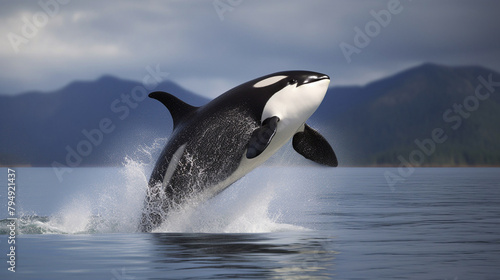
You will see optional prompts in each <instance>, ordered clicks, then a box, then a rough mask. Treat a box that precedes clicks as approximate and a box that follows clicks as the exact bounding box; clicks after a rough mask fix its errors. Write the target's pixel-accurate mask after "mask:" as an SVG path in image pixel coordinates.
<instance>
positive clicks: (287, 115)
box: [139, 71, 338, 232]
mask: <svg viewBox="0 0 500 280" xmlns="http://www.w3.org/2000/svg"><path fill="white" fill-rule="evenodd" d="M329 83H330V77H329V76H328V75H325V74H321V73H316V72H311V71H284V72H278V73H274V74H270V75H266V76H263V77H260V78H257V79H254V80H251V81H249V82H246V83H244V84H241V85H239V86H237V87H235V88H233V89H230V90H229V91H227V92H225V93H223V94H222V95H220V96H219V97H217V98H215V99H214V100H212V101H210V102H209V103H207V104H206V105H204V106H201V107H195V106H192V105H189V104H187V103H185V102H183V101H181V100H180V99H178V98H177V97H175V96H173V95H171V94H169V93H166V92H161V91H155V92H152V93H150V94H149V97H151V98H153V99H156V100H158V101H160V102H161V103H162V104H163V105H165V107H167V109H168V110H169V111H170V114H171V116H172V119H173V125H174V128H173V132H172V134H171V136H170V138H169V140H168V142H167V144H166V146H165V148H164V149H163V151H162V153H161V155H160V156H159V158H158V160H157V162H156V165H155V167H154V169H153V171H152V174H151V177H150V180H149V186H148V189H147V194H146V198H145V201H144V207H143V212H142V217H141V221H140V225H139V228H140V230H141V231H143V232H150V231H152V230H154V229H155V228H157V227H158V226H159V225H160V224H161V223H162V222H163V221H164V219H165V218H166V217H167V215H168V212H169V211H171V210H172V209H175V208H176V207H179V206H180V205H182V203H183V202H185V201H186V200H187V199H188V198H189V197H193V196H195V195H196V196H198V197H202V198H205V199H208V198H210V197H212V196H214V195H216V194H217V193H219V192H221V191H223V190H224V189H226V188H227V187H228V186H230V185H231V184H232V183H234V182H235V181H237V180H238V179H240V178H241V177H243V176H244V175H245V174H247V173H248V172H250V171H251V170H253V169H254V168H256V167H257V166H259V165H260V164H262V163H263V162H264V161H266V160H267V159H268V158H269V157H270V156H271V155H273V154H274V153H275V152H276V151H277V150H278V149H279V148H280V147H282V146H283V145H284V144H285V143H287V142H288V141H289V140H290V139H292V138H293V139H292V146H293V148H294V149H295V150H296V151H297V152H298V153H299V154H301V155H302V156H304V157H305V158H307V159H310V160H312V161H314V162H316V163H319V164H322V165H326V166H331V167H336V166H337V165H338V162H337V157H336V155H335V153H334V151H333V149H332V147H331V146H330V144H328V142H327V140H326V139H325V138H324V137H323V136H322V135H321V134H319V133H318V132H317V131H316V130H314V129H313V128H311V127H310V126H308V125H307V124H306V123H305V122H306V120H307V119H308V118H309V117H310V116H311V115H312V114H313V113H314V112H315V111H316V109H317V108H318V106H319V105H320V104H321V102H322V100H323V98H324V96H325V94H326V91H327V89H328V85H329Z"/></svg>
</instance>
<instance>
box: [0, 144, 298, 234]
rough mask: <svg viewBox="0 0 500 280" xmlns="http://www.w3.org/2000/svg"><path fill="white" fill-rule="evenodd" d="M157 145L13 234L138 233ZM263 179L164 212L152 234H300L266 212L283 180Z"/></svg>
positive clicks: (28, 218) (26, 220)
mask: <svg viewBox="0 0 500 280" xmlns="http://www.w3.org/2000/svg"><path fill="white" fill-rule="evenodd" d="M163 143H165V140H164V139H159V140H158V141H156V142H155V143H154V145H152V146H151V147H145V148H140V149H138V151H137V153H136V154H134V156H133V157H127V158H126V159H125V161H124V166H123V167H122V168H119V169H112V170H113V172H111V173H110V174H107V175H106V176H105V177H107V178H103V180H102V182H99V183H97V184H96V185H94V186H90V188H87V190H86V191H82V192H80V193H77V194H76V195H74V196H73V197H70V198H68V201H67V203H66V204H65V205H64V206H63V207H62V208H61V209H60V210H59V211H57V212H56V213H54V214H53V215H50V216H49V217H39V216H36V215H35V214H34V213H30V214H29V215H28V214H27V215H24V216H23V217H21V218H20V219H19V221H18V222H19V227H18V229H19V232H20V233H25V234H50V233H56V234H92V233H131V232H138V225H139V221H140V218H141V213H142V208H143V203H144V198H145V194H146V191H147V185H148V177H149V174H150V172H151V167H152V165H153V164H154V161H155V160H156V155H157V154H159V151H160V150H161V147H162V146H163ZM264 168H266V167H264ZM267 169H269V167H267ZM86 172H88V170H87V171H86ZM254 172H255V171H254ZM100 173H101V174H102V172H100ZM269 174H270V175H262V174H259V176H252V174H249V175H247V176H246V177H244V178H242V179H241V180H239V181H238V182H236V183H235V184H233V185H232V186H230V187H229V188H228V189H227V190H225V191H223V192H222V193H220V194H219V195H217V196H215V197H213V198H211V199H208V200H204V199H200V198H199V197H196V196H195V197H193V198H192V199H190V200H188V201H187V202H186V203H184V204H183V205H182V206H181V207H178V208H177V210H175V211H173V212H170V213H169V215H168V217H167V219H166V220H165V221H164V223H162V225H161V226H160V227H159V228H158V229H156V230H155V232H209V233H257V232H274V231H286V230H302V229H303V228H301V227H299V226H294V225H289V224H283V223H280V217H281V213H280V211H279V210H278V211H275V210H274V211H271V210H270V205H271V204H272V203H273V202H274V201H275V199H276V197H277V196H276V194H275V193H276V192H275V190H276V189H277V188H281V187H283V185H284V184H287V183H286V181H287V180H280V181H276V180H272V178H273V176H272V172H269ZM117 176H118V177H119V178H118V177H117ZM89 190H90V191H89ZM4 224H5V225H6V224H7V223H6V221H0V231H2V232H3V231H4Z"/></svg>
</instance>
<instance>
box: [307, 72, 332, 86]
mask: <svg viewBox="0 0 500 280" xmlns="http://www.w3.org/2000/svg"><path fill="white" fill-rule="evenodd" d="M322 80H330V77H329V76H328V75H325V74H318V75H310V76H308V77H307V78H305V79H304V80H303V81H302V83H300V85H305V84H312V83H315V82H319V81H322Z"/></svg>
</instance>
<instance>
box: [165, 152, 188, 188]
mask: <svg viewBox="0 0 500 280" xmlns="http://www.w3.org/2000/svg"><path fill="white" fill-rule="evenodd" d="M186 145H187V143H186V144H184V145H182V146H180V147H179V148H178V149H177V151H175V153H174V155H173V156H172V159H171V160H170V164H169V165H168V167H167V171H165V176H164V177H163V184H162V188H163V189H165V187H166V186H167V185H168V183H170V179H172V175H174V171H175V169H176V168H177V165H178V164H179V161H180V160H181V156H182V154H183V153H184V150H185V149H186Z"/></svg>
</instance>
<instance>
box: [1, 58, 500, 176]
mask: <svg viewBox="0 0 500 280" xmlns="http://www.w3.org/2000/svg"><path fill="white" fill-rule="evenodd" d="M332 76H334V75H332ZM332 84H335V80H334V79H333V80H332ZM153 90H163V91H167V92H170V93H172V94H174V95H176V96H177V97H179V98H180V99H182V100H184V101H186V102H187V103H190V104H192V105H196V106H200V105H203V104H205V103H207V102H209V100H208V99H206V98H204V97H202V96H200V95H197V94H195V93H193V92H190V91H188V90H186V89H183V88H182V87H180V86H179V85H177V84H175V83H174V82H172V81H165V82H162V83H159V84H155V85H149V86H146V85H143V84H141V83H139V82H135V81H130V80H123V79H119V78H116V77H113V76H109V75H106V76H103V77H101V78H99V79H97V80H95V81H76V82H72V83H70V84H68V85H67V86H65V87H63V88H61V89H59V90H56V91H53V92H35V91H34V92H27V93H23V94H17V95H0V117H1V120H2V121H0V131H1V136H2V137H1V138H0V165H3V166H62V167H64V166H67V167H73V166H95V165H99V166H110V165H119V164H121V163H122V162H123V161H124V159H125V157H127V156H129V157H134V156H137V154H141V153H146V154H147V150H148V148H147V147H150V146H152V145H154V144H155V143H156V144H157V145H160V146H162V145H164V143H165V139H166V138H167V137H168V135H169V133H170V132H171V131H172V120H171V117H170V115H169V113H168V112H167V110H166V109H165V107H164V106H163V105H161V104H160V103H159V102H157V101H155V100H152V99H149V98H147V93H149V92H150V91H153ZM499 93H500V74H499V73H497V72H495V71H493V70H490V69H487V68H484V67H480V66H463V67H450V66H443V65H436V64H423V65H420V66H417V67H414V68H411V69H408V70H406V71H403V72H400V73H398V74H396V75H393V76H390V77H387V78H384V79H380V80H378V81H375V82H372V83H369V84H367V85H364V86H352V87H335V86H333V87H331V88H329V90H328V92H327V94H326V96H325V99H324V100H323V103H322V104H321V106H320V107H319V108H318V110H317V111H316V113H315V114H314V115H313V116H312V117H311V119H310V121H308V123H309V124H311V126H313V127H315V128H317V129H318V130H319V131H320V132H321V133H322V134H323V135H324V136H325V137H326V138H327V139H328V141H329V142H330V143H331V144H332V147H333V148H334V150H335V151H336V153H337V157H338V159H339V164H340V165H341V166H399V165H405V164H406V165H407V164H411V165H417V166H498V165H500V130H499V126H498V124H499V123H500V96H499V95H500V94H499Z"/></svg>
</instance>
